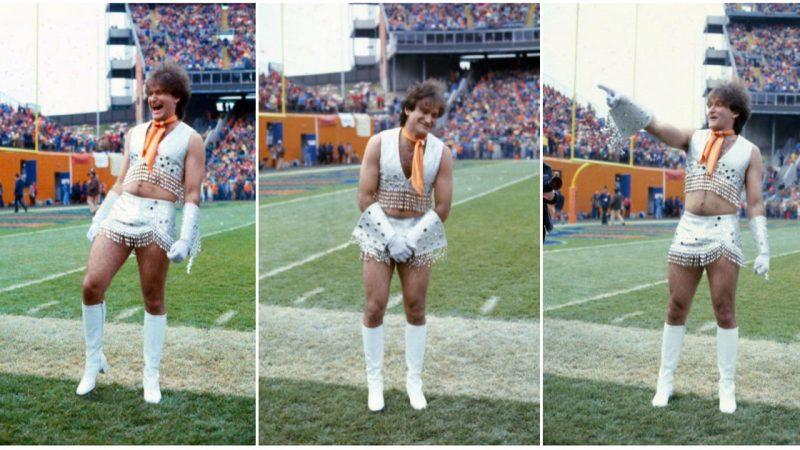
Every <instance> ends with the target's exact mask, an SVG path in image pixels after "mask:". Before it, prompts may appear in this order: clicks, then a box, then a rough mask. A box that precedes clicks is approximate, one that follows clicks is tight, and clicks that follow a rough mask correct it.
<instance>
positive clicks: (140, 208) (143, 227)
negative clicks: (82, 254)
mask: <svg viewBox="0 0 800 450" xmlns="http://www.w3.org/2000/svg"><path fill="white" fill-rule="evenodd" d="M100 233H102V234H103V235H104V236H105V237H107V238H108V239H111V240H112V241H114V242H116V243H118V244H124V245H127V246H128V247H146V246H148V245H150V244H152V243H154V242H155V243H156V244H157V245H158V246H159V247H160V248H161V249H163V250H164V251H165V252H167V251H169V248H170V247H171V246H172V244H173V243H175V203H173V202H170V201H166V200H156V199H152V198H144V197H137V196H135V195H132V194H129V193H127V192H123V193H122V195H121V196H120V197H119V198H118V199H117V200H116V201H115V202H114V204H113V205H111V212H110V213H109V214H108V217H106V218H105V219H104V220H103V221H102V222H101V223H100Z"/></svg>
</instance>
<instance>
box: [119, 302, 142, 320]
mask: <svg viewBox="0 0 800 450" xmlns="http://www.w3.org/2000/svg"><path fill="white" fill-rule="evenodd" d="M141 310H142V307H141V306H134V307H132V308H128V309H123V310H122V312H121V313H119V314H117V315H116V316H115V317H114V319H113V321H114V322H121V321H123V320H125V319H127V318H128V317H133V316H134V315H136V313H138V312H139V311H141Z"/></svg>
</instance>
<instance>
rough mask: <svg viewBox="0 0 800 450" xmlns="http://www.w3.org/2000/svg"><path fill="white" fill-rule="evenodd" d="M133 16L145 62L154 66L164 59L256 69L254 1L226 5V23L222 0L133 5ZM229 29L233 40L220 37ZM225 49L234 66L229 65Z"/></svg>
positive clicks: (200, 66) (201, 66) (189, 65)
mask: <svg viewBox="0 0 800 450" xmlns="http://www.w3.org/2000/svg"><path fill="white" fill-rule="evenodd" d="M129 6H130V11H131V18H132V19H133V22H134V24H135V28H136V34H137V37H138V40H139V44H140V46H141V49H142V53H143V55H144V59H145V65H146V66H147V67H152V66H154V65H156V64H158V63H159V62H161V61H162V60H163V59H164V58H165V57H169V58H171V59H174V60H176V61H177V62H178V63H179V64H180V65H182V66H184V67H185V68H186V69H187V70H190V71H191V70H220V69H253V68H254V67H255V58H254V54H255V5H254V4H231V5H230V6H227V8H228V10H227V23H226V24H225V25H226V26H225V27H223V6H222V5H220V4H212V3H207V4H130V5H129ZM225 28H229V29H230V30H232V31H233V38H232V39H231V40H230V42H229V41H228V39H222V40H221V39H220V37H219V35H220V33H221V32H223V31H224V29H225ZM223 47H225V48H226V49H227V52H228V57H229V61H230V62H229V66H227V67H226V66H225V64H224V57H223Z"/></svg>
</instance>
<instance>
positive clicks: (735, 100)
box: [706, 81, 750, 134]
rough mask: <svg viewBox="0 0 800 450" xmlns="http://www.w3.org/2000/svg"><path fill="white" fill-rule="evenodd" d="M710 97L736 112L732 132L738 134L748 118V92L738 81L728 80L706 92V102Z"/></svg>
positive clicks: (709, 100)
mask: <svg viewBox="0 0 800 450" xmlns="http://www.w3.org/2000/svg"><path fill="white" fill-rule="evenodd" d="M712 99H717V100H721V101H722V103H724V104H725V106H727V107H728V108H730V110H731V111H733V112H734V113H736V114H738V116H737V117H736V119H734V121H733V132H734V133H736V134H740V133H741V132H742V129H744V124H745V123H747V119H749V118H750V93H749V92H747V88H746V87H744V85H743V84H741V83H740V82H738V81H729V82H727V83H725V84H723V85H721V86H717V87H715V88H714V89H712V90H711V92H709V93H708V97H706V101H707V102H711V100H712Z"/></svg>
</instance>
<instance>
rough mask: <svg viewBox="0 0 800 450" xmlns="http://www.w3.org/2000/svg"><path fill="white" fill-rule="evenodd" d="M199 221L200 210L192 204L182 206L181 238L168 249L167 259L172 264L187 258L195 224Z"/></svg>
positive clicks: (193, 236)
mask: <svg viewBox="0 0 800 450" xmlns="http://www.w3.org/2000/svg"><path fill="white" fill-rule="evenodd" d="M199 220H200V208H199V207H198V206H197V205H195V204H194V203H186V204H185V205H183V223H181V237H180V239H178V240H177V241H175V243H174V244H172V246H171V247H170V248H169V251H168V252H167V258H169V260H170V261H172V262H174V263H179V262H181V261H183V260H184V259H186V257H187V256H189V249H190V247H191V243H192V242H193V241H194V238H195V232H196V230H195V229H196V228H197V222H198V221H199Z"/></svg>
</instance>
